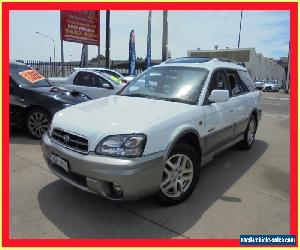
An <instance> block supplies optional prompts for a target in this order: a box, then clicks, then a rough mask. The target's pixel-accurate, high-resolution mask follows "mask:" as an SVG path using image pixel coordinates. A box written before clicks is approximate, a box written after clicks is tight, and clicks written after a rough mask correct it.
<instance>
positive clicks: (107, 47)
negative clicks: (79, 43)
mask: <svg viewBox="0 0 300 250" xmlns="http://www.w3.org/2000/svg"><path fill="white" fill-rule="evenodd" d="M105 67H106V68H108V69H110V10H107V11H106V41H105Z"/></svg>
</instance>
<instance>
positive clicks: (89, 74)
mask: <svg viewBox="0 0 300 250" xmlns="http://www.w3.org/2000/svg"><path fill="white" fill-rule="evenodd" d="M49 79H50V80H51V81H52V82H53V83H55V84H57V85H60V86H64V87H66V88H68V89H71V90H76V91H80V92H82V93H84V94H86V95H87V96H89V97H90V98H92V99H97V98H101V97H106V96H109V95H113V94H115V93H117V92H118V91H119V90H120V89H121V88H122V87H123V86H125V85H126V84H125V83H123V82H122V81H121V80H120V79H118V78H116V77H114V76H111V75H109V74H107V73H103V72H102V73H99V72H97V71H95V70H90V69H81V68H77V69H75V70H73V71H72V72H71V73H70V74H69V76H68V77H67V78H58V77H52V78H49Z"/></svg>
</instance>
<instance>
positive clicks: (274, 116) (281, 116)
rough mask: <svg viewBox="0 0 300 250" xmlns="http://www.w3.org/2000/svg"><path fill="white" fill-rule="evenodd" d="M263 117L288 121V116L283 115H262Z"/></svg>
mask: <svg viewBox="0 0 300 250" xmlns="http://www.w3.org/2000/svg"><path fill="white" fill-rule="evenodd" d="M263 116H264V117H271V118H281V119H290V116H284V115H269V114H268V115H267V114H264V115H263Z"/></svg>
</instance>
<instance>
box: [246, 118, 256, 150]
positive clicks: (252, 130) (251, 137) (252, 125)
mask: <svg viewBox="0 0 300 250" xmlns="http://www.w3.org/2000/svg"><path fill="white" fill-rule="evenodd" d="M255 127H256V125H255V121H254V120H253V119H251V121H250V123H249V127H248V133H247V140H248V143H249V145H251V144H252V142H253V140H254V136H255V129H256V128H255Z"/></svg>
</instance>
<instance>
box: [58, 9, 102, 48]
mask: <svg viewBox="0 0 300 250" xmlns="http://www.w3.org/2000/svg"><path fill="white" fill-rule="evenodd" d="M60 32H61V39H62V40H64V41H69V42H76V43H85V44H91V45H99V42H100V27H99V11H98V10H82V11H80V10H61V11H60Z"/></svg>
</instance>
